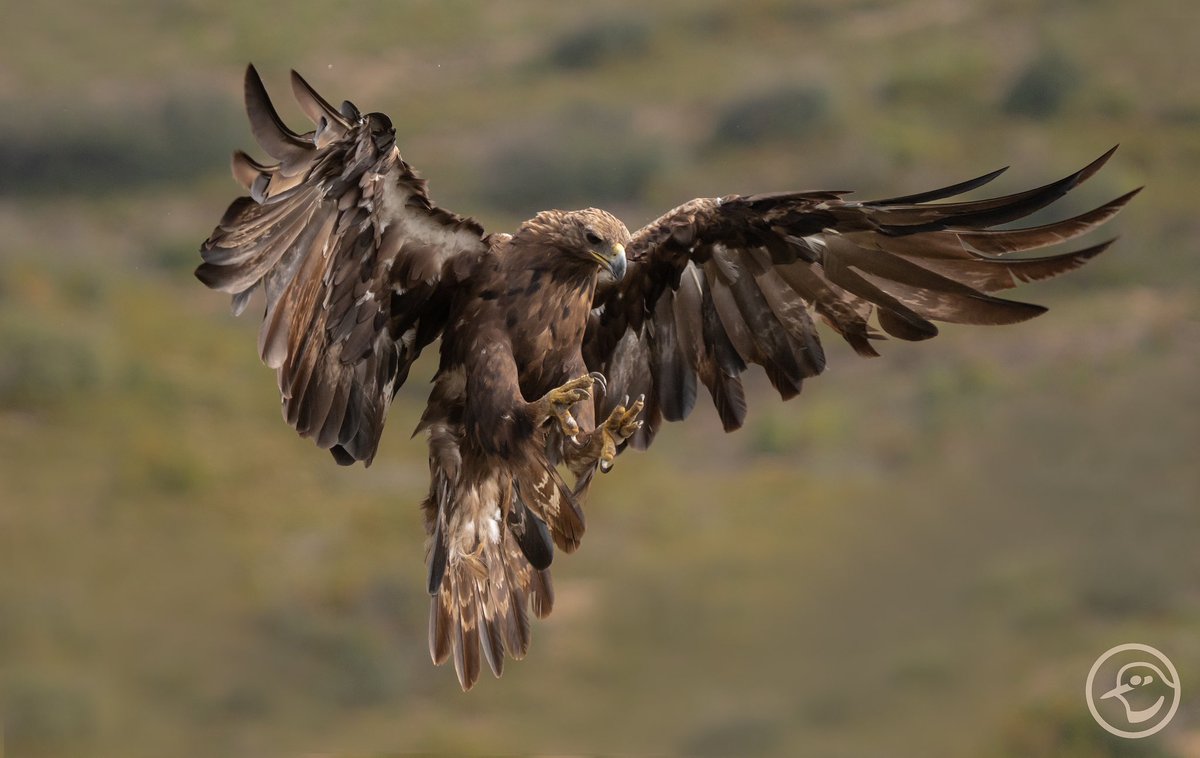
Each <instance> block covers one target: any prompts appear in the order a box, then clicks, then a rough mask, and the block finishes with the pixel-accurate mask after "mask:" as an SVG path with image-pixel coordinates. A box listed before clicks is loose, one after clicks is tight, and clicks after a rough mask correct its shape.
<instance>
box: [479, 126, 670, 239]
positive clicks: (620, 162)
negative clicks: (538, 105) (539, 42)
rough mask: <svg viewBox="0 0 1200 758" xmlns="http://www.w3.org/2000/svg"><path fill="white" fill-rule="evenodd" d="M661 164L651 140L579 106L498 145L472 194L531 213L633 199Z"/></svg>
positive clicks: (498, 205)
mask: <svg viewBox="0 0 1200 758" xmlns="http://www.w3.org/2000/svg"><path fill="white" fill-rule="evenodd" d="M661 162H662V155H661V151H660V150H659V148H658V146H657V145H656V144H655V143H653V142H652V141H650V140H648V139H646V138H643V137H639V136H638V135H637V134H636V133H634V132H633V130H632V128H631V127H630V124H629V120H628V118H627V117H626V116H624V115H622V114H616V113H613V112H610V111H601V110H596V109H591V108H589V109H584V110H582V111H577V112H573V113H571V114H570V115H568V116H565V117H563V118H559V119H551V120H549V121H538V122H534V123H533V124H532V125H531V126H530V127H528V128H527V129H525V130H524V131H522V132H520V133H519V134H517V135H516V136H515V137H512V138H510V139H508V140H506V141H504V142H501V143H500V144H499V145H498V146H497V147H496V148H495V149H494V150H493V151H492V154H491V156H490V157H489V159H488V170H487V171H486V172H485V173H484V175H483V178H482V180H481V185H480V187H479V190H478V193H479V195H480V199H481V200H482V201H483V202H486V203H488V204H490V205H492V206H493V207H495V208H498V209H501V210H504V211H507V212H510V213H516V214H524V215H531V214H532V213H535V212H537V211H539V210H542V209H545V208H576V207H581V206H588V205H595V206H601V205H605V204H613V203H629V202H632V201H634V200H637V199H638V198H639V197H640V196H641V195H642V192H643V191H644V190H645V188H646V185H647V183H648V182H649V180H650V178H651V177H652V176H653V175H654V173H655V171H656V170H657V169H658V167H659V165H660V164H661Z"/></svg>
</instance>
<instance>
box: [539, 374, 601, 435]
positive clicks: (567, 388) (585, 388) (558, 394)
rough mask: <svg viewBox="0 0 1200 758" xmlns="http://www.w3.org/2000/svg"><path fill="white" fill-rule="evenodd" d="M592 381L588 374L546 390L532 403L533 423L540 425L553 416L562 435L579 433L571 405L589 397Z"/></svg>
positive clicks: (593, 379) (593, 380) (592, 378)
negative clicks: (539, 398)
mask: <svg viewBox="0 0 1200 758" xmlns="http://www.w3.org/2000/svg"><path fill="white" fill-rule="evenodd" d="M594 382H595V378H594V377H593V376H592V375H590V374H588V375H585V376H580V377H577V378H575V379H572V380H571V381H569V382H567V383H566V384H564V385H562V386H561V387H556V388H555V389H552V390H550V391H549V392H547V393H546V394H545V395H544V396H543V397H542V399H541V400H538V401H537V402H536V403H533V404H532V406H533V421H534V424H535V425H536V426H541V425H542V424H544V423H546V421H548V420H549V419H550V418H551V417H553V418H555V419H556V420H557V421H558V426H559V428H560V429H561V430H562V433H563V436H565V437H567V438H574V437H575V436H576V435H578V434H579V423H578V422H576V421H575V417H574V416H572V415H571V406H573V405H575V404H576V403H578V402H582V401H584V400H588V399H590V398H591V396H592V392H591V389H592V385H593V383H594Z"/></svg>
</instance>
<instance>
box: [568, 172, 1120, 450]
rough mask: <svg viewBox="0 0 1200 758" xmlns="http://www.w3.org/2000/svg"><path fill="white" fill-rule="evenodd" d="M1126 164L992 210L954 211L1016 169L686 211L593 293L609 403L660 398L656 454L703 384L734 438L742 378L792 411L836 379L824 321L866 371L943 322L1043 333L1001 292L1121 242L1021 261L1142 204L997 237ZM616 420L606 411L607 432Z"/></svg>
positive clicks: (979, 204) (655, 229) (1032, 312)
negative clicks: (808, 383)
mask: <svg viewBox="0 0 1200 758" xmlns="http://www.w3.org/2000/svg"><path fill="white" fill-rule="evenodd" d="M1115 150H1116V148H1113V149H1112V150H1109V151H1108V152H1106V153H1104V155H1102V156H1100V157H1099V158H1097V159H1096V160H1094V161H1092V162H1091V163H1089V164H1088V165H1087V166H1085V167H1084V168H1082V169H1080V170H1079V171H1077V172H1075V173H1073V174H1071V175H1069V176H1067V177H1064V178H1063V179H1060V180H1058V181H1055V182H1051V183H1049V184H1046V185H1043V186H1041V187H1036V188H1034V189H1031V190H1026V191H1024V192H1017V193H1014V194H1010V195H1005V196H1002V197H994V198H988V199H983V200H955V199H954V198H955V197H956V196H958V195H960V194H962V193H964V192H968V191H971V190H974V189H978V188H979V187H982V186H984V185H986V184H987V183H988V182H990V181H992V180H993V179H995V178H996V177H997V176H999V175H1000V174H1001V173H1002V172H1003V171H1004V170H1005V169H1000V170H998V171H992V172H990V173H987V174H984V175H983V176H980V177H977V178H975V179H970V180H968V181H965V182H959V183H957V184H952V185H950V186H947V187H942V188H940V189H936V190H931V191H928V192H921V193H917V194H910V195H904V196H898V197H892V198H888V199H884V200H875V201H868V202H854V201H850V200H848V199H846V198H845V197H844V196H845V195H846V194H847V193H845V192H790V193H788V192H785V193H774V194H762V195H748V196H742V195H729V196H726V197H722V198H719V199H718V198H698V199H696V200H692V201H689V202H687V203H685V204H683V205H681V206H679V207H678V208H676V209H674V210H672V211H670V212H669V213H667V214H665V215H663V216H662V217H660V218H659V219H657V220H655V221H654V222H652V223H650V224H648V225H647V226H645V227H644V228H642V229H641V230H639V231H638V232H636V233H635V234H634V235H633V240H632V242H631V243H630V245H629V246H628V249H627V253H628V255H629V258H630V264H629V273H628V274H627V275H626V277H625V278H624V280H622V281H621V282H620V284H611V285H608V286H606V287H601V288H599V289H598V291H597V294H596V299H595V301H594V311H593V317H592V319H591V322H590V324H589V327H588V332H587V336H586V339H585V343H584V356H585V359H586V360H587V362H588V366H589V368H591V369H594V370H599V371H603V372H605V373H606V374H609V395H610V397H616V398H619V397H621V396H622V395H625V394H631V395H632V394H640V393H643V392H644V393H645V394H646V396H647V398H654V401H653V403H651V402H650V401H649V400H648V401H647V410H646V413H647V415H646V425H645V426H644V427H643V429H642V430H641V432H640V433H639V436H638V437H635V438H634V439H633V440H631V444H633V445H634V446H635V447H644V446H645V445H647V444H649V441H650V440H651V439H653V436H654V432H655V429H656V428H657V426H658V425H659V424H660V423H661V421H662V419H664V418H665V419H667V420H670V421H674V420H678V419H681V418H683V417H685V416H686V415H687V413H688V411H689V410H690V409H691V407H692V403H693V400H694V396H695V389H696V385H697V380H698V383H699V384H702V385H704V387H705V388H706V389H707V390H708V393H709V395H710V396H711V397H712V399H713V403H714V405H715V406H716V409H717V413H718V415H719V417H720V419H721V422H722V424H723V425H724V427H725V429H726V431H730V430H733V429H736V428H738V427H740V426H741V424H742V422H743V421H744V419H745V414H746V402H745V396H744V393H743V392H742V387H741V383H740V380H739V376H740V374H741V373H742V371H744V370H745V368H746V366H747V365H748V364H757V365H759V366H762V367H763V369H764V370H765V372H766V375H767V378H768V380H769V381H770V382H771V384H772V386H773V387H774V388H775V389H776V391H778V392H779V394H780V396H781V397H782V398H783V399H785V400H786V399H788V398H791V397H794V396H795V395H797V394H798V393H799V392H800V390H801V386H802V384H803V380H804V379H807V378H809V377H812V376H816V375H817V374H819V373H821V371H822V370H823V369H824V367H825V356H824V352H823V350H822V348H821V342H820V340H819V338H818V335H817V332H816V329H815V326H814V323H813V316H814V315H815V316H818V317H820V319H821V320H822V321H824V322H825V323H826V324H827V325H829V326H830V327H831V328H832V329H833V330H834V331H835V332H836V333H838V334H839V335H841V337H842V338H843V339H845V340H846V342H847V343H849V344H850V345H851V346H852V347H853V348H854V350H855V352H857V353H858V354H859V355H863V356H868V357H871V356H876V355H878V352H877V351H876V349H875V344H874V343H875V342H876V341H878V340H880V339H885V338H886V337H889V336H890V337H894V338H896V339H901V340H909V341H915V340H924V339H929V338H931V337H933V336H935V335H937V333H938V329H937V326H936V322H948V323H961V324H1013V323H1018V322H1021V321H1025V320H1026V319H1030V318H1033V317H1034V316H1037V315H1039V314H1041V313H1043V312H1044V311H1045V310H1046V309H1045V308H1044V307H1042V306H1039V305H1032V304H1029V303H1024V302H1019V301H1014V300H1008V299H1004V298H1000V297H996V296H995V294H994V293H997V292H1000V291H1003V290H1006V289H1010V288H1012V287H1015V286H1017V285H1018V284H1021V283H1023V282H1033V281H1040V280H1043V279H1049V278H1051V277H1054V276H1058V275H1060V274H1064V273H1066V272H1068V271H1073V270H1074V269H1077V268H1079V267H1080V266H1082V265H1084V264H1085V263H1087V262H1088V261H1089V260H1091V259H1092V258H1095V257H1096V256H1097V255H1099V254H1100V253H1102V252H1103V251H1104V250H1105V249H1106V248H1107V247H1108V246H1109V245H1110V244H1111V240H1110V241H1107V242H1101V243H1099V244H1093V245H1090V246H1087V247H1084V248H1082V249H1079V250H1075V251H1072V252H1065V253H1056V254H1051V255H1041V256H1032V257H1031V256H1025V257H1020V256H1019V255H1014V254H1021V253H1026V252H1029V251H1034V250H1039V249H1043V248H1046V247H1051V246H1055V245H1059V244H1062V243H1066V242H1069V241H1071V240H1074V239H1077V238H1078V237H1081V236H1082V235H1085V234H1087V233H1089V232H1091V231H1093V230H1095V229H1096V228H1097V227H1099V226H1100V225H1102V224H1103V223H1105V222H1106V221H1108V220H1109V219H1111V218H1112V217H1113V216H1114V215H1116V214H1117V212H1118V211H1120V210H1121V209H1122V208H1123V207H1124V206H1125V205H1126V204H1127V203H1128V202H1129V201H1130V200H1131V199H1132V198H1133V197H1134V195H1136V194H1137V192H1138V190H1134V191H1133V192H1129V193H1126V194H1125V195H1122V196H1120V197H1118V198H1115V199H1113V200H1111V201H1109V202H1107V203H1105V204H1103V205H1101V206H1100V207H1098V208H1095V209H1093V210H1090V211H1087V212H1085V213H1081V214H1079V215H1077V216H1074V217H1072V218H1068V219H1064V220H1062V221H1056V222H1053V223H1048V224H1042V225H1038V226H1027V227H1024V228H1016V229H1012V228H1000V229H998V228H995V227H997V226H999V225H1001V224H1008V223H1010V222H1013V221H1018V220H1019V219H1022V218H1024V217H1027V216H1029V215H1030V214H1032V213H1034V212H1036V211H1038V210H1041V209H1042V208H1045V207H1046V206H1048V205H1050V204H1051V203H1053V202H1054V201H1056V200H1058V199H1059V198H1061V197H1062V196H1063V195H1065V194H1066V193H1068V192H1069V191H1071V190H1072V189H1074V188H1075V187H1077V186H1078V185H1079V184H1081V183H1082V182H1084V181H1086V180H1087V179H1088V178H1090V177H1091V176H1093V175H1094V174H1095V173H1096V172H1097V171H1099V170H1100V168H1101V167H1102V166H1103V165H1104V163H1105V162H1106V161H1107V160H1108V159H1109V157H1111V155H1112V154H1113V152H1114V151H1115ZM934 201H939V202H934ZM607 410H608V409H607V408H604V407H601V408H598V413H599V414H600V417H601V418H603V417H604V414H605V413H606V412H607Z"/></svg>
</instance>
